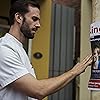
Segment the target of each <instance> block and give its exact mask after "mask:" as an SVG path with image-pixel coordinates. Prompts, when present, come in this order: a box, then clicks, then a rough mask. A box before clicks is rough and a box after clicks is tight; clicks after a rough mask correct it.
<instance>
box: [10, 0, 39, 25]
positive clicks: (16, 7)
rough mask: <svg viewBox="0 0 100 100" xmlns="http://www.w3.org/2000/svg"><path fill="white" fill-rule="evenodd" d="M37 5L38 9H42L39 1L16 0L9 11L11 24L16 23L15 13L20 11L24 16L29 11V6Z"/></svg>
mask: <svg viewBox="0 0 100 100" xmlns="http://www.w3.org/2000/svg"><path fill="white" fill-rule="evenodd" d="M29 6H31V7H37V8H38V9H40V5H39V3H37V2H35V1H25V0H24V1H20V0H18V1H16V2H14V3H13V4H12V6H11V8H10V11H9V21H10V25H13V24H14V18H15V14H16V13H17V12H18V13H20V14H21V15H22V16H24V15H25V14H26V13H27V12H29V9H28V7H29Z"/></svg>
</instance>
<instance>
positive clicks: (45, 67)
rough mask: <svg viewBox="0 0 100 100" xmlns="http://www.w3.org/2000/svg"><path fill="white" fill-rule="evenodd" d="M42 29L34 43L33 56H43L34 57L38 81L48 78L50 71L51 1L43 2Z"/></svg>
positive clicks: (33, 63)
mask: <svg viewBox="0 0 100 100" xmlns="http://www.w3.org/2000/svg"><path fill="white" fill-rule="evenodd" d="M40 22H41V28H40V30H39V32H38V33H37V34H36V35H35V38H34V39H33V41H32V55H33V54H34V53H36V52H40V53H42V54H43V57H42V58H41V59H35V58H34V57H33V56H32V65H33V66H34V68H35V70H36V75H37V78H38V79H42V78H47V77H48V71H49V49H50V25H51V23H50V22H51V0H43V1H42V2H41V19H40Z"/></svg>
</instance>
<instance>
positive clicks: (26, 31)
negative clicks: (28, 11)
mask: <svg viewBox="0 0 100 100" xmlns="http://www.w3.org/2000/svg"><path fill="white" fill-rule="evenodd" d="M20 31H21V32H22V33H23V34H24V36H25V37H26V38H27V39H33V38H34V34H32V33H31V30H30V28H29V25H28V24H27V22H26V21H25V19H24V20H23V23H22V26H21V28H20Z"/></svg>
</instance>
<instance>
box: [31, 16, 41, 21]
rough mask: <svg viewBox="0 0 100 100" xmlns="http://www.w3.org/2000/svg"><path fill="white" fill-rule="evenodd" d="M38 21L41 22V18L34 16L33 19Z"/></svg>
mask: <svg viewBox="0 0 100 100" xmlns="http://www.w3.org/2000/svg"><path fill="white" fill-rule="evenodd" d="M34 18H35V19H37V20H40V18H39V17H37V16H32V19H34Z"/></svg>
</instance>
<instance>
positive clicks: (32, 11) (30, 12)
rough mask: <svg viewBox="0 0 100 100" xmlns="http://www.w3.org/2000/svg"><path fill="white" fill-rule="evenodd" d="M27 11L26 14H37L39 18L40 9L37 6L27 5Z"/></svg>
mask: <svg viewBox="0 0 100 100" xmlns="http://www.w3.org/2000/svg"><path fill="white" fill-rule="evenodd" d="M28 9H29V12H28V13H27V14H28V15H32V16H37V17H39V18H40V10H39V9H38V8H37V7H31V6H29V8H28Z"/></svg>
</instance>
